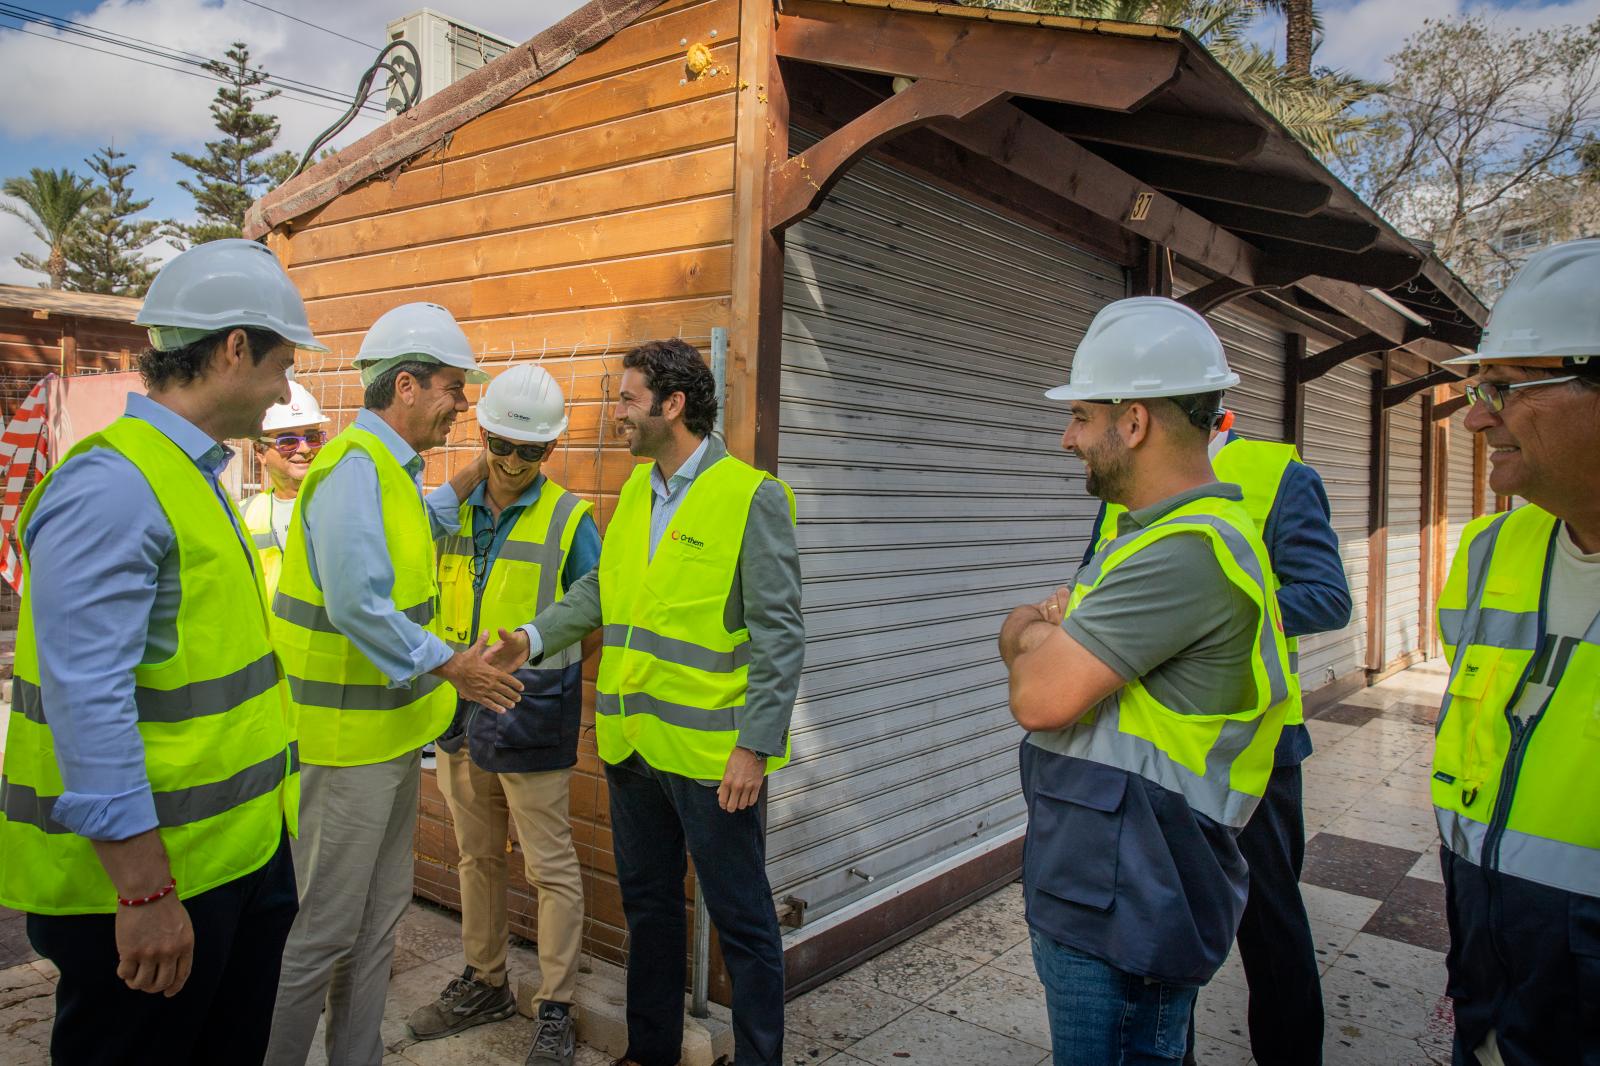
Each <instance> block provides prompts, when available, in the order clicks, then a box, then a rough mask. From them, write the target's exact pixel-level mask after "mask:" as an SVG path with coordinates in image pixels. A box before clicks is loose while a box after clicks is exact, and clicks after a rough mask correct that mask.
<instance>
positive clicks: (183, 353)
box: [139, 326, 283, 392]
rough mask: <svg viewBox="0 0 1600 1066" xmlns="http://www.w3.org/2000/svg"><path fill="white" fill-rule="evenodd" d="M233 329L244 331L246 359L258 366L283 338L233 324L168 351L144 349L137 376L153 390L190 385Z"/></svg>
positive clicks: (267, 330) (146, 386) (268, 332)
mask: <svg viewBox="0 0 1600 1066" xmlns="http://www.w3.org/2000/svg"><path fill="white" fill-rule="evenodd" d="M234 329H242V330H244V335H245V339H246V340H248V341H249V342H250V361H251V362H252V363H255V364H256V365H258V366H259V365H260V363H261V360H263V359H265V358H266V357H267V353H268V352H270V351H272V349H274V348H276V347H277V346H278V345H280V344H282V343H283V338H282V337H279V336H278V335H277V334H276V333H274V332H272V331H271V330H270V329H257V328H256V327H254V326H235V327H231V328H229V329H221V330H218V331H217V332H215V333H208V334H206V335H205V336H204V337H201V338H200V339H199V340H197V341H195V342H194V343H193V344H190V345H186V346H185V347H182V348H174V349H173V350H172V351H170V352H160V351H157V350H156V349H154V348H146V349H145V350H144V351H143V352H141V353H140V355H139V376H140V377H141V378H143V379H144V387H145V388H146V389H148V390H149V391H151V392H156V391H158V390H161V389H169V388H182V387H183V386H185V385H191V384H193V383H194V382H195V380H196V379H197V378H199V377H200V374H201V373H202V372H203V371H204V370H205V367H206V363H207V361H209V360H210V358H211V356H212V355H213V354H215V352H216V350H217V346H218V345H219V344H221V343H222V342H223V341H225V340H227V338H228V334H230V333H232V332H233V330H234Z"/></svg>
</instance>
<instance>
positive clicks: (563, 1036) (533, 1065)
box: [524, 1000, 578, 1066]
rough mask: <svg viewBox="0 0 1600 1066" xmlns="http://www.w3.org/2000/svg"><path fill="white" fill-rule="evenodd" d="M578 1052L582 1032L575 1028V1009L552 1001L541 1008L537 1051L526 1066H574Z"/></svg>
mask: <svg viewBox="0 0 1600 1066" xmlns="http://www.w3.org/2000/svg"><path fill="white" fill-rule="evenodd" d="M577 1052H578V1030H577V1027H576V1026H574V1025H573V1024H572V1011H571V1009H570V1008H569V1007H568V1006H567V1005H566V1004H565V1003H552V1002H550V1001H549V1000H545V1001H544V1002H543V1003H541V1004H539V1026H538V1028H536V1029H534V1031H533V1047H532V1048H531V1049H529V1051H528V1060H527V1062H526V1063H525V1064H524V1066H572V1057H573V1056H574V1055H576V1054H577Z"/></svg>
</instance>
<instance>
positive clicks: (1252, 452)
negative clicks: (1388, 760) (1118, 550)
mask: <svg viewBox="0 0 1600 1066" xmlns="http://www.w3.org/2000/svg"><path fill="white" fill-rule="evenodd" d="M1298 462H1300V453H1299V452H1298V451H1296V450H1295V446H1294V445H1292V444H1279V443H1277V442H1275V441H1261V440H1246V439H1245V438H1244V437H1235V438H1233V439H1232V440H1230V441H1228V443H1226V444H1224V445H1223V446H1222V450H1221V451H1219V452H1217V454H1216V456H1215V457H1214V458H1213V459H1212V460H1211V469H1212V470H1213V471H1214V472H1215V473H1216V475H1217V480H1218V481H1225V482H1228V483H1229V484H1233V485H1238V486H1239V491H1240V492H1241V493H1242V494H1243V496H1244V499H1243V500H1242V501H1241V503H1242V505H1243V507H1244V510H1245V513H1246V514H1248V515H1249V516H1250V521H1251V524H1253V525H1254V526H1255V528H1256V534H1257V536H1259V537H1261V538H1263V540H1264V539H1265V538H1266V535H1267V520H1268V519H1269V518H1271V517H1272V512H1273V510H1274V509H1275V508H1276V507H1277V505H1278V492H1279V490H1280V489H1281V488H1282V487H1283V478H1284V475H1285V474H1287V473H1288V471H1289V467H1290V466H1291V465H1293V464H1294V463H1298ZM1127 511H1128V509H1127V508H1126V507H1123V506H1122V505H1121V504H1115V503H1108V504H1106V513H1105V518H1104V519H1102V520H1101V523H1100V529H1099V531H1098V538H1099V539H1098V543H1097V544H1096V545H1095V550H1096V551H1099V550H1100V548H1101V546H1103V545H1105V544H1107V543H1109V542H1110V541H1112V540H1114V539H1115V538H1116V536H1117V519H1118V516H1120V515H1124V514H1127ZM1271 560H1272V555H1271V552H1270V551H1269V552H1268V554H1267V561H1268V562H1269V563H1270V562H1271ZM1280 584H1281V583H1280V582H1279V581H1278V575H1277V574H1276V573H1275V572H1274V573H1273V574H1272V591H1273V594H1274V595H1276V594H1277V591H1278V586H1279V585H1280ZM1284 639H1285V643H1286V644H1287V646H1288V649H1289V684H1290V688H1291V692H1290V702H1289V712H1288V718H1287V720H1286V722H1285V724H1287V725H1301V724H1303V723H1304V722H1305V720H1306V719H1305V707H1304V706H1303V703H1302V697H1301V690H1300V639H1299V638H1298V637H1286V638H1284Z"/></svg>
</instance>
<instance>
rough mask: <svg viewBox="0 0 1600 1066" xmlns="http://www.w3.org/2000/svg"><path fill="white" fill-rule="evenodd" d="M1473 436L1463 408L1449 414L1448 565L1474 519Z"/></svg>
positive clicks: (1446, 497)
mask: <svg viewBox="0 0 1600 1066" xmlns="http://www.w3.org/2000/svg"><path fill="white" fill-rule="evenodd" d="M1472 436H1473V435H1472V432H1471V431H1470V430H1469V429H1467V426H1466V415H1465V414H1464V413H1463V412H1461V411H1457V412H1456V413H1455V414H1453V415H1451V416H1450V430H1449V449H1450V452H1449V455H1448V457H1447V464H1446V465H1447V470H1446V475H1445V500H1446V504H1447V506H1448V508H1449V514H1448V516H1447V517H1446V519H1445V523H1446V524H1445V534H1444V543H1445V554H1444V560H1445V566H1446V567H1448V566H1449V565H1450V561H1451V560H1452V559H1454V558H1455V557H1456V547H1457V545H1459V544H1460V543H1461V531H1462V530H1463V529H1465V528H1466V526H1467V523H1468V522H1470V521H1472V503H1473V500H1472V493H1473V489H1474V485H1473V484H1472Z"/></svg>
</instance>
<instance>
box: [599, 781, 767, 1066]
mask: <svg viewBox="0 0 1600 1066" xmlns="http://www.w3.org/2000/svg"><path fill="white" fill-rule="evenodd" d="M606 783H607V784H608V785H609V787H610V794H611V833H612V847H613V850H614V851H615V853H616V859H617V881H618V883H619V884H620V886H621V888H622V910H623V913H624V915H625V916H626V917H627V921H628V1054H627V1057H628V1058H630V1059H632V1060H634V1061H635V1062H638V1063H640V1064H641V1066H673V1064H674V1063H676V1062H677V1061H678V1055H679V1051H680V1049H681V1047H682V1045H683V994H684V975H685V968H684V960H685V957H686V955H687V952H688V928H689V926H688V920H687V918H686V917H685V909H684V899H683V878H684V873H685V869H686V860H685V856H684V847H685V844H687V846H688V854H689V855H692V856H694V866H695V872H696V875H697V876H698V877H699V879H700V891H701V893H702V894H703V895H704V897H705V901H706V909H707V911H708V912H709V913H710V915H711V924H712V925H713V926H715V927H716V930H717V937H718V939H719V941H720V943H721V946H722V958H723V961H724V962H725V963H726V964H727V967H728V980H729V982H730V983H731V984H732V986H733V1050H734V1066H780V1064H781V1063H782V1061H783V945H782V941H781V940H780V938H779V934H778V916H777V912H776V911H775V910H774V909H773V905H772V889H771V888H770V887H769V886H768V884H767V861H766V852H767V845H766V832H765V830H764V828H763V827H762V824H761V814H760V807H759V805H754V804H753V805H751V806H749V807H746V808H745V809H744V810H742V811H736V812H734V813H731V814H730V813H728V812H727V811H724V810H723V809H722V808H721V807H719V806H717V790H716V789H715V788H711V787H708V786H706V785H703V784H700V783H699V782H697V781H693V780H691V779H689V778H687V777H682V776H679V775H678V774H669V773H666V772H664V771H661V770H656V769H653V768H652V767H650V766H649V765H647V764H646V763H645V761H644V760H643V759H641V758H640V757H639V756H638V755H636V754H635V755H630V756H628V758H626V759H624V760H623V761H622V762H620V763H618V764H617V765H615V766H607V767H606Z"/></svg>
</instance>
